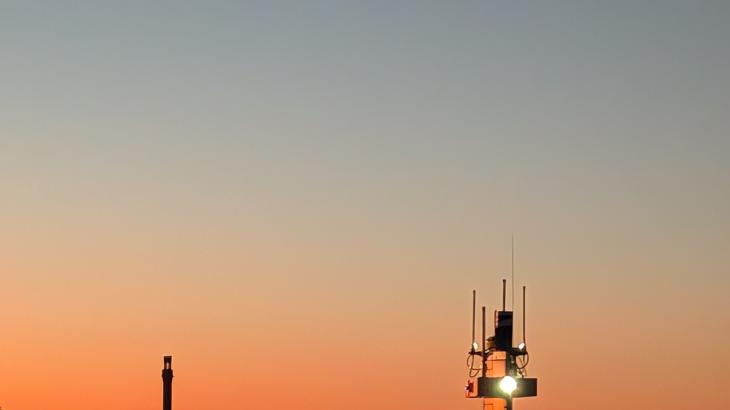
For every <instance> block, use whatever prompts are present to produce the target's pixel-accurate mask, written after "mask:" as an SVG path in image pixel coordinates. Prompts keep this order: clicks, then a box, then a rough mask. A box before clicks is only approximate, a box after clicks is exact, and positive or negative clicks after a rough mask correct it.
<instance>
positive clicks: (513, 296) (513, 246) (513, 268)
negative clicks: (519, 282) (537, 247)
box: [512, 235, 515, 312]
mask: <svg viewBox="0 0 730 410" xmlns="http://www.w3.org/2000/svg"><path fill="white" fill-rule="evenodd" d="M512 311H513V312H514V311H515V236H514V235H512Z"/></svg>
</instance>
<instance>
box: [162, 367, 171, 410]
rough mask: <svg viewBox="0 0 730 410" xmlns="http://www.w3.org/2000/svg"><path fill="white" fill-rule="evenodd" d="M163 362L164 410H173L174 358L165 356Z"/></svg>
mask: <svg viewBox="0 0 730 410" xmlns="http://www.w3.org/2000/svg"><path fill="white" fill-rule="evenodd" d="M163 362H164V367H163V368H162V410H172V356H165V357H164V358H163Z"/></svg>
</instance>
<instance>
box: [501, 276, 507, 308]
mask: <svg viewBox="0 0 730 410" xmlns="http://www.w3.org/2000/svg"><path fill="white" fill-rule="evenodd" d="M506 310H507V279H502V312H505V311H506Z"/></svg>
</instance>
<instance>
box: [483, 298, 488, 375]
mask: <svg viewBox="0 0 730 410" xmlns="http://www.w3.org/2000/svg"><path fill="white" fill-rule="evenodd" d="M482 377H487V307H486V306H482Z"/></svg>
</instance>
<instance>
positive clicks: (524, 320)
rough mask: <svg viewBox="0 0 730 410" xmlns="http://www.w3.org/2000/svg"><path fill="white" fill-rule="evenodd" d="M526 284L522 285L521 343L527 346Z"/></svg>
mask: <svg viewBox="0 0 730 410" xmlns="http://www.w3.org/2000/svg"><path fill="white" fill-rule="evenodd" d="M526 295H527V286H523V287H522V343H524V344H525V346H527V325H526V323H527V298H526Z"/></svg>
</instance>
